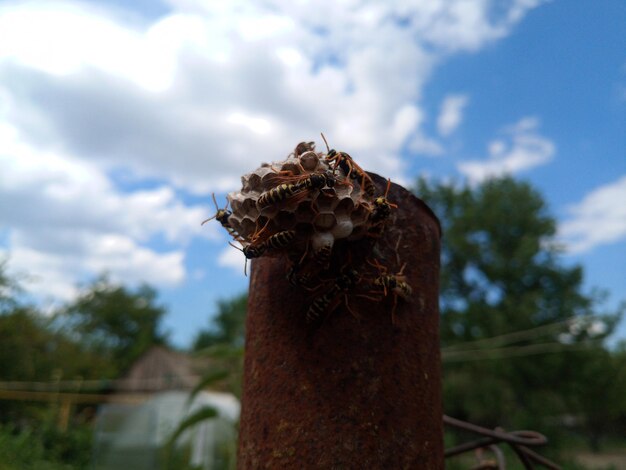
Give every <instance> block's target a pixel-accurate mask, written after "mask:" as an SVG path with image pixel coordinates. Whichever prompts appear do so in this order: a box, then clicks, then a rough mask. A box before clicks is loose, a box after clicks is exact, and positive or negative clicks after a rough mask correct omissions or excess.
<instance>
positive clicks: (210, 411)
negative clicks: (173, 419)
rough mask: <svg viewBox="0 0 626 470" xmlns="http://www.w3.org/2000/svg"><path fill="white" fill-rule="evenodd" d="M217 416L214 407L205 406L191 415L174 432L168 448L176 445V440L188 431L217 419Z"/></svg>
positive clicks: (167, 445)
mask: <svg viewBox="0 0 626 470" xmlns="http://www.w3.org/2000/svg"><path fill="white" fill-rule="evenodd" d="M216 416H217V410H216V409H215V408H214V407H212V406H204V407H202V408H200V409H199V410H198V411H196V412H194V413H192V414H190V415H189V416H187V417H186V418H185V419H184V420H183V421H182V422H181V423H180V424H179V425H178V427H177V428H176V429H175V430H174V432H173V433H172V435H171V436H170V438H169V439H168V441H167V443H166V447H170V448H171V447H172V446H173V445H174V444H175V443H176V440H177V439H178V438H179V437H180V435H181V434H182V433H184V432H185V431H187V430H188V429H191V428H193V427H194V426H196V425H197V424H198V423H201V422H203V421H206V420H207V419H211V418H215V417H216Z"/></svg>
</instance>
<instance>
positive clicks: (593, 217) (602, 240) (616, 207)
mask: <svg viewBox="0 0 626 470" xmlns="http://www.w3.org/2000/svg"><path fill="white" fill-rule="evenodd" d="M624 201H626V176H622V177H621V178H620V179H618V180H617V181H614V182H612V183H609V184H607V185H605V186H601V187H599V188H596V189H595V190H593V191H591V192H590V193H589V194H587V195H586V196H585V197H584V198H583V200H582V201H581V202H579V203H578V204H575V205H573V206H571V207H570V208H569V210H568V212H569V214H570V217H569V218H568V219H566V220H565V221H563V222H562V223H561V224H560V225H559V236H560V238H561V239H562V240H563V241H564V242H565V244H566V246H567V247H568V249H569V251H570V252H572V253H581V252H585V251H589V250H591V249H593V248H594V247H596V246H599V245H604V244H608V243H614V242H617V241H620V240H624V239H626V204H624Z"/></svg>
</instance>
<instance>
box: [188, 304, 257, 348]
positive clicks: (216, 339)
mask: <svg viewBox="0 0 626 470" xmlns="http://www.w3.org/2000/svg"><path fill="white" fill-rule="evenodd" d="M247 309H248V294H247V293H244V294H240V295H238V296H236V297H234V298H232V299H229V300H220V301H218V303H217V310H218V312H217V314H216V315H215V316H214V318H213V320H212V323H211V325H210V326H209V328H207V329H205V330H201V331H200V332H199V333H198V334H197V335H196V338H195V340H194V342H193V347H192V349H193V350H194V351H197V350H200V349H204V348H207V347H209V346H213V345H215V344H230V345H233V346H243V343H244V339H245V330H244V326H245V318H246V311H247Z"/></svg>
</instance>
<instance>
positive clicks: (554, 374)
mask: <svg viewBox="0 0 626 470" xmlns="http://www.w3.org/2000/svg"><path fill="white" fill-rule="evenodd" d="M416 193H417V195H418V196H419V197H421V198H422V199H424V200H425V202H426V203H427V204H428V205H429V206H430V207H431V208H432V209H433V210H434V212H435V213H436V214H437V215H438V216H439V217H440V219H441V223H442V227H443V248H442V266H441V340H442V346H443V352H444V360H446V363H445V367H444V394H445V395H444V402H445V404H446V408H447V410H448V412H449V413H451V414H455V415H457V416H459V417H461V418H467V419H470V420H475V421H478V422H481V423H483V424H487V425H492V426H495V425H500V424H502V425H505V426H511V425H516V426H533V425H539V426H545V423H547V422H548V420H545V421H541V418H542V417H544V416H546V415H551V418H553V419H552V422H556V421H557V420H558V417H559V416H562V415H563V414H564V413H566V412H567V411H568V408H567V407H568V400H567V399H566V398H567V397H568V396H571V388H572V387H574V384H575V383H580V380H581V376H580V369H579V368H577V367H571V365H572V364H578V363H580V361H584V360H586V359H585V357H586V356H585V354H584V353H585V348H587V347H590V348H593V347H595V348H596V349H597V348H598V347H601V346H602V340H603V339H604V338H605V337H606V336H607V335H608V334H610V333H611V331H612V330H613V328H614V327H615V325H616V323H617V321H618V319H619V312H615V313H610V314H608V315H605V316H602V317H598V316H593V315H594V313H595V312H596V311H597V308H598V300H599V298H598V297H596V296H593V295H586V294H584V293H583V290H582V280H583V270H582V268H581V267H580V266H565V265H564V264H563V263H562V261H561V260H560V258H559V255H560V252H561V250H560V247H559V245H558V243H557V241H556V238H555V233H556V222H555V220H554V218H553V217H551V216H550V214H549V213H548V210H547V207H546V204H545V202H544V201H543V198H542V197H541V195H540V194H539V193H538V192H537V191H536V190H534V189H533V188H532V187H531V186H530V185H529V184H527V183H524V182H518V181H515V180H513V179H512V178H509V177H506V178H500V179H492V180H488V181H486V182H484V183H482V184H481V185H479V186H477V187H470V186H455V185H446V184H441V183H428V182H426V181H425V180H421V181H419V182H418V184H417V188H416ZM574 319H576V320H574ZM594 322H595V323H594ZM597 322H600V323H601V324H602V325H604V327H603V328H596V327H594V328H592V325H595V324H596V323H597ZM555 352H558V353H555ZM585 380H588V377H586V378H585ZM546 417H547V416H546Z"/></svg>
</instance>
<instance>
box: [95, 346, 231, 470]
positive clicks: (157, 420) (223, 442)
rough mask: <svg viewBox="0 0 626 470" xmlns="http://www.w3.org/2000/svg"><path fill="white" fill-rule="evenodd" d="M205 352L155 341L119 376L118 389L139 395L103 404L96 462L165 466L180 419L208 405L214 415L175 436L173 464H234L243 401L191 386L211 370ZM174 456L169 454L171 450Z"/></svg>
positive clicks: (108, 469)
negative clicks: (128, 401) (136, 399)
mask: <svg viewBox="0 0 626 470" xmlns="http://www.w3.org/2000/svg"><path fill="white" fill-rule="evenodd" d="M210 367H211V362H210V360H207V359H206V358H195V357H193V356H190V355H187V354H184V353H180V352H176V351H172V350H170V349H167V348H165V347H163V346H155V347H153V348H151V349H149V350H148V351H146V353H145V354H143V355H142V356H141V357H140V358H139V359H137V361H135V363H134V364H133V365H132V366H131V367H130V369H129V370H128V372H127V373H126V374H125V375H124V377H122V379H120V380H118V381H116V385H115V388H114V392H113V393H114V394H119V395H126V396H128V395H138V396H142V397H145V400H144V401H143V402H142V403H140V404H137V405H121V404H107V405H103V406H101V407H100V410H99V412H98V417H97V418H96V423H95V430H94V433H95V435H94V457H93V462H92V464H93V465H92V468H94V469H95V470H113V469H119V468H132V469H135V470H153V469H161V468H165V467H164V458H165V457H164V455H166V454H167V453H164V445H165V444H166V443H167V441H168V440H169V438H170V437H171V435H172V433H173V432H174V431H175V430H176V429H177V428H178V427H179V425H180V424H181V423H182V422H183V421H185V420H186V419H189V418H190V417H191V416H192V415H194V413H197V412H199V411H201V410H203V409H205V408H207V407H209V408H211V409H212V410H214V412H215V413H216V416H215V417H213V418H209V419H205V420H202V421H201V422H200V423H198V424H197V425H195V426H193V427H191V428H189V429H188V430H187V431H185V432H184V433H183V434H181V435H180V438H179V439H178V440H177V441H176V442H177V446H176V449H177V450H176V455H175V456H174V457H176V459H178V460H176V462H177V464H175V465H174V467H171V465H172V463H171V460H170V468H189V466H191V467H193V468H201V469H203V470H211V469H215V468H225V467H228V466H229V465H231V464H232V462H233V459H234V455H235V450H236V423H237V421H238V419H239V409H240V406H239V401H238V400H237V398H236V397H235V396H234V395H232V394H230V393H223V392H219V391H209V390H203V391H201V392H199V393H198V394H196V396H195V397H194V399H193V400H191V401H190V400H189V398H190V391H191V390H192V389H194V387H195V386H196V385H197V384H198V383H199V382H200V380H201V378H202V376H203V374H207V373H208V372H209V371H210ZM170 457H171V456H170Z"/></svg>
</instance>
